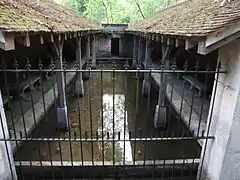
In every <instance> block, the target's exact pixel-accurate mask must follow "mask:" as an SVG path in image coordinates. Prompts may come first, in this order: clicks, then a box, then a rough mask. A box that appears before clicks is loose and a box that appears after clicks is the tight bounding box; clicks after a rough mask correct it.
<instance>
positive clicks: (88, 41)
mask: <svg viewBox="0 0 240 180" xmlns="http://www.w3.org/2000/svg"><path fill="white" fill-rule="evenodd" d="M90 49H91V46H90V36H88V37H87V46H86V57H87V61H89V59H90V57H91V56H90Z"/></svg>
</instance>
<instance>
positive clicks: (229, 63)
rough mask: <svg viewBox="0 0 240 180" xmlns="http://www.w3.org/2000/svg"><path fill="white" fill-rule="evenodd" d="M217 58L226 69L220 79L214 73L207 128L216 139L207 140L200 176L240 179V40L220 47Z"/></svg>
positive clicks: (229, 179)
mask: <svg viewBox="0 0 240 180" xmlns="http://www.w3.org/2000/svg"><path fill="white" fill-rule="evenodd" d="M218 59H219V60H218V61H219V62H221V70H227V73H226V74H221V75H219V78H218V80H217V75H216V76H215V82H214V89H213V93H214V91H215V89H216V94H215V95H214V94H212V99H211V103H210V110H209V116H208V121H207V129H206V133H207V132H208V131H209V135H211V136H214V137H215V140H205V142H204V145H203V148H202V149H203V151H202V155H201V163H200V165H199V172H198V179H201V180H203V179H209V180H236V179H240V170H239V169H240V163H239V162H240V143H239V137H240V131H239V130H240V81H239V79H240V40H239V39H238V40H235V41H233V42H231V43H229V44H227V45H225V46H224V47H221V48H220V49H219V52H218ZM214 97H215V99H214ZM205 147H206V151H205V152H204V149H205Z"/></svg>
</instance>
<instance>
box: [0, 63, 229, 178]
mask: <svg viewBox="0 0 240 180" xmlns="http://www.w3.org/2000/svg"><path fill="white" fill-rule="evenodd" d="M111 61H112V62H113V63H112V64H110V65H109V62H108V63H103V62H102V61H98V63H97V67H96V69H93V68H92V67H91V64H90V63H89V64H86V65H85V66H84V67H85V68H86V69H81V68H80V64H78V63H75V62H68V63H67V62H65V63H63V67H62V68H56V66H55V63H53V62H51V63H50V64H49V65H43V63H42V61H41V60H40V61H39V63H38V67H35V68H33V67H32V66H31V63H30V62H29V60H28V59H27V60H26V61H25V62H26V64H25V65H24V66H22V67H20V66H19V64H18V62H17V61H16V60H15V61H14V65H13V67H10V66H7V65H6V64H5V63H3V64H2V68H1V71H0V73H1V79H2V80H1V82H4V83H2V84H1V86H2V88H1V91H2V97H3V98H2V99H3V104H4V108H5V114H6V122H7V124H8V128H7V129H8V132H9V135H8V134H7V135H5V132H4V129H5V130H6V128H4V125H3V121H4V119H3V118H1V126H2V129H3V134H4V136H3V137H1V138H0V142H5V146H8V145H9V142H10V144H11V148H12V151H13V153H14V163H15V166H16V167H17V173H18V176H19V178H20V179H24V178H25V179H41V178H42V179H48V178H49V179H50V178H52V179H58V178H60V179H61V178H62V179H68V178H71V179H73V178H113V179H116V178H162V179H168V178H169V179H177V178H180V179H181V178H183V177H184V178H189V179H196V173H197V170H198V169H199V171H200V172H201V171H202V164H201V163H200V162H201V161H200V154H201V151H203V156H202V158H204V155H205V151H206V143H205V144H204V141H206V142H207V141H210V140H212V139H214V137H213V136H212V135H211V134H209V129H210V126H211V116H212V112H211V109H212V106H213V105H214V101H215V95H216V87H214V85H213V84H214V80H216V81H217V80H218V77H219V75H220V74H221V73H225V72H223V71H221V67H220V65H218V66H217V67H212V68H211V67H209V66H207V65H205V66H204V67H200V66H199V63H198V62H196V64H195V66H192V67H190V66H188V62H186V63H185V64H184V66H183V67H177V65H176V63H175V62H172V63H171V64H168V65H157V64H151V65H148V66H147V67H146V66H145V67H144V65H142V64H141V65H137V66H136V67H134V68H132V67H131V59H127V60H126V61H124V63H119V64H118V61H117V60H112V59H111ZM3 62H4V61H3ZM122 62H123V61H122ZM106 64H108V65H106ZM59 73H63V77H64V79H63V82H64V83H63V84H64V85H63V86H62V87H63V88H64V89H65V92H66V94H62V93H61V92H59V86H57V84H58V83H57V82H58V79H59V77H60V76H59V75H58V74H59ZM163 74H164V75H166V77H165V79H164V81H165V83H166V84H165V90H164V99H165V104H164V106H165V107H166V108H167V111H166V126H163V127H160V128H155V127H154V119H155V116H156V111H157V110H156V106H157V105H158V94H159V93H158V87H159V86H163V84H161V83H162V82H161V75H163ZM79 77H80V80H81V79H84V80H85V81H84V84H83V86H82V87H81V88H82V89H84V93H83V92H82V91H81V92H82V94H81V93H76V92H77V91H76V88H79V87H76V86H79V83H76V82H77V81H79ZM143 80H145V81H148V82H149V84H150V85H149V86H146V88H145V87H142V86H144V85H143V83H142V81H143ZM142 89H145V90H146V91H145V92H142ZM141 92H142V93H141ZM63 95H64V96H65V99H66V102H67V103H66V105H67V106H66V107H67V127H68V128H66V129H64V131H63V129H62V128H60V127H59V125H58V123H59V122H58V117H57V116H56V114H57V112H56V109H57V108H58V107H59V104H61V103H60V102H59V101H61V97H59V96H63ZM210 100H211V102H210ZM158 119H159V118H158ZM159 120H160V121H161V118H160V119H159ZM7 150H8V148H7ZM8 151H9V150H8ZM8 161H10V158H9V159H8ZM9 163H10V162H9Z"/></svg>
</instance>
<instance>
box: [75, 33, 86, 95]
mask: <svg viewBox="0 0 240 180" xmlns="http://www.w3.org/2000/svg"><path fill="white" fill-rule="evenodd" d="M76 45H77V46H76V60H77V62H78V63H79V69H80V70H81V69H82V51H81V37H78V38H77V39H76ZM75 85H76V95H77V96H83V95H84V86H83V78H82V72H78V73H77V79H76V84H75Z"/></svg>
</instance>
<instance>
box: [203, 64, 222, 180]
mask: <svg viewBox="0 0 240 180" xmlns="http://www.w3.org/2000/svg"><path fill="white" fill-rule="evenodd" d="M220 69H221V64H220V63H219V64H218V65H217V68H216V73H217V77H216V87H215V88H214V90H213V103H212V106H214V102H215V99H216V93H217V83H218V80H219V74H220ZM210 109H211V111H210V114H209V118H210V120H209V125H208V127H206V129H207V132H206V137H207V138H206V139H205V142H204V145H203V155H202V159H201V162H200V164H199V177H198V179H201V177H202V169H203V163H204V158H205V154H206V149H207V144H208V140H209V139H208V137H209V133H210V128H211V124H212V115H213V108H211V107H210Z"/></svg>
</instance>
